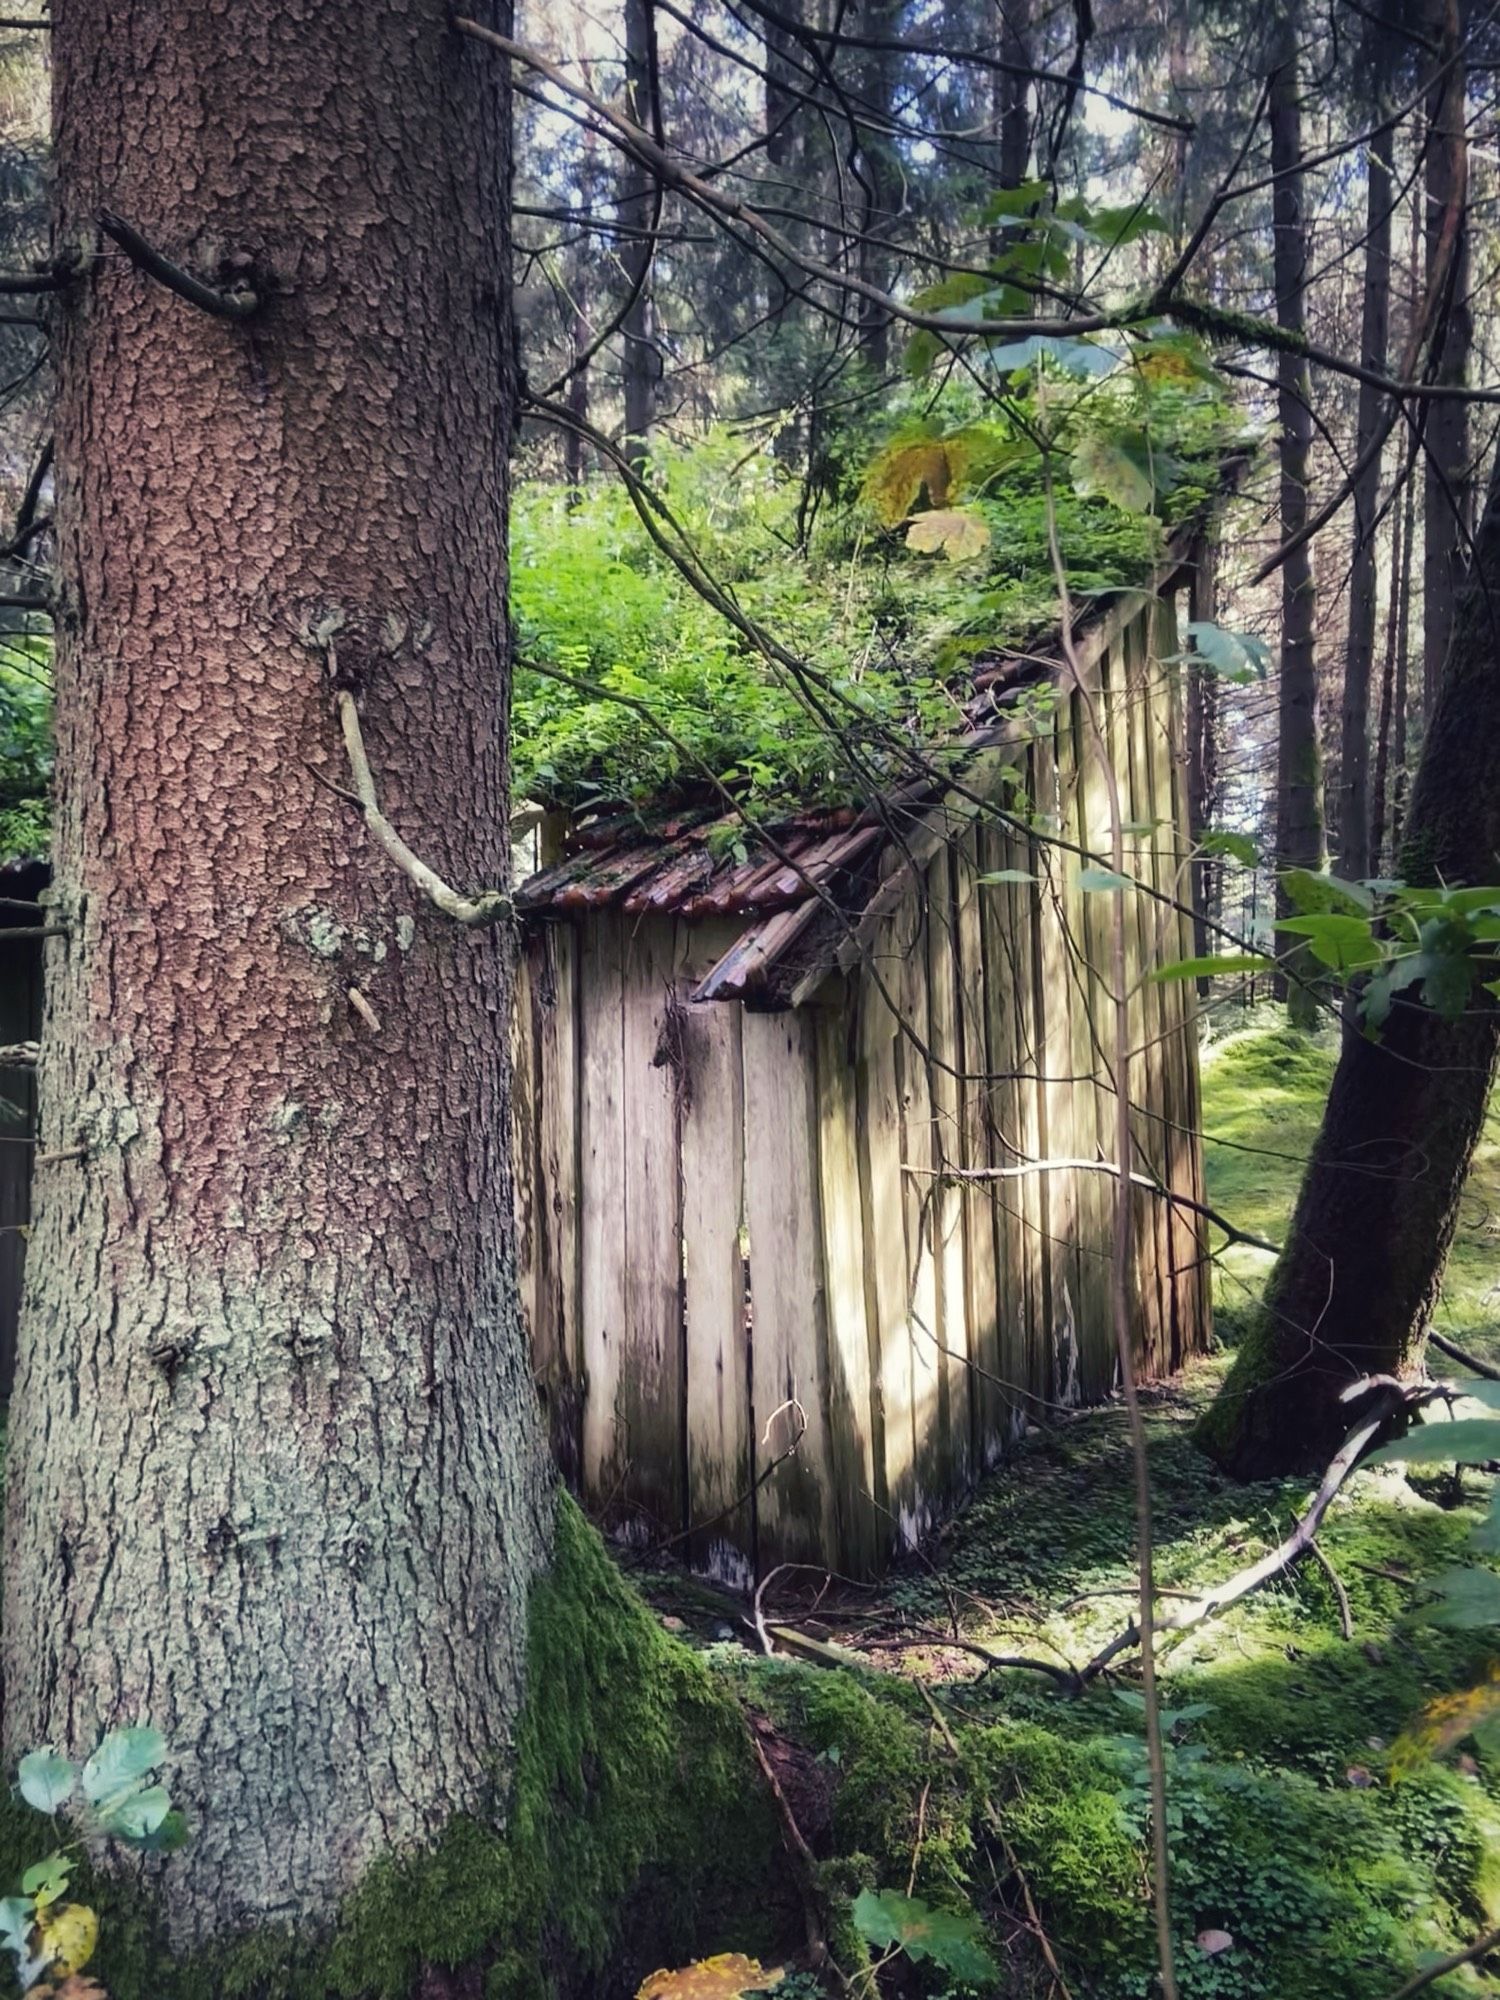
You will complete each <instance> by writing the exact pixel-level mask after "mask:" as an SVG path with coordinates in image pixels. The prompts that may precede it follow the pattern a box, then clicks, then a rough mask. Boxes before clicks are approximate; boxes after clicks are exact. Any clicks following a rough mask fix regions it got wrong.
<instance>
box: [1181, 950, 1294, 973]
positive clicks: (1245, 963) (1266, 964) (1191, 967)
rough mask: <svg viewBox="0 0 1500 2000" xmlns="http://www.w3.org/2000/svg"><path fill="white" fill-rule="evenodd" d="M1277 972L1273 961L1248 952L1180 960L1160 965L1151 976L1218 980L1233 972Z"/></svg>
mask: <svg viewBox="0 0 1500 2000" xmlns="http://www.w3.org/2000/svg"><path fill="white" fill-rule="evenodd" d="M1274 970H1275V963H1274V961H1273V960H1272V959H1269V958H1261V957H1259V956H1258V955H1257V954H1255V953H1253V952H1248V951H1242V952H1238V953H1230V952H1226V953H1225V955H1224V956H1223V957H1222V958H1178V959H1174V960H1173V961H1172V963H1171V964H1170V965H1159V966H1157V968H1156V970H1155V971H1154V972H1153V973H1152V974H1151V977H1152V978H1153V979H1217V978H1220V977H1222V976H1223V975H1225V974H1227V973H1231V972H1271V971H1274Z"/></svg>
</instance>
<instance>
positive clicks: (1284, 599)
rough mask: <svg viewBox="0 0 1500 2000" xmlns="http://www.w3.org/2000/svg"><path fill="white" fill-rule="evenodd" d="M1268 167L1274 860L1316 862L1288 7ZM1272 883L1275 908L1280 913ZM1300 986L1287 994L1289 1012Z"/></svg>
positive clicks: (1279, 38)
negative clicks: (1281, 546) (1275, 596)
mask: <svg viewBox="0 0 1500 2000" xmlns="http://www.w3.org/2000/svg"><path fill="white" fill-rule="evenodd" d="M1271 65H1272V67H1271V87H1270V118H1271V171H1272V173H1273V174H1274V175H1275V176H1276V187H1275V195H1274V197H1273V211H1272V213H1273V225H1274V229H1275V244H1274V250H1273V258H1274V267H1275V285H1276V323H1277V325H1278V326H1279V327H1280V328H1281V329H1282V331H1283V332H1284V333H1288V334H1290V335H1291V336H1292V341H1291V342H1289V343H1288V344H1287V345H1286V346H1285V347H1283V349H1282V350H1281V352H1280V353H1279V354H1278V355H1277V358H1276V381H1277V418H1278V421H1279V424H1280V431H1281V441H1280V491H1281V507H1280V525H1281V534H1282V539H1283V541H1286V542H1295V544H1296V545H1295V546H1294V547H1293V548H1292V549H1291V552H1290V553H1289V554H1288V556H1287V557H1286V560H1285V561H1284V563H1283V564H1282V569H1281V678H1280V695H1279V699H1278V704H1277V737H1276V859H1277V862H1278V864H1279V865H1280V866H1281V867H1283V868H1286V867H1299V868H1319V867H1321V866H1322V863H1323V783H1322V769H1321V766H1322V758H1321V755H1320V751H1319V742H1318V675H1317V661H1316V657H1315V634H1316V628H1317V609H1318V602H1317V587H1316V584H1315V583H1314V580H1313V567H1312V549H1311V545H1310V544H1309V543H1308V542H1306V541H1299V540H1297V538H1298V537H1299V536H1300V535H1301V531H1302V529H1303V528H1304V526H1305V525H1306V522H1307V517H1308V482H1309V478H1310V475H1311V460H1312V440H1313V405H1312V381H1311V376H1310V372H1309V369H1308V365H1307V360H1306V357H1305V355H1304V354H1302V353H1301V352H1299V351H1298V347H1297V346H1296V345H1294V344H1293V343H1300V342H1302V341H1303V340H1305V338H1306V334H1307V263H1308V250H1307V217H1306V213H1305V209H1304V203H1305V184H1306V174H1305V172H1304V169H1303V158H1304V154H1303V147H1302V98H1301V84H1300V80H1299V75H1298V68H1299V65H1298V48H1297V17H1296V14H1295V12H1294V11H1292V10H1291V9H1290V8H1288V9H1287V11H1285V12H1284V13H1283V14H1282V15H1281V18H1280V19H1279V21H1278V22H1277V24H1276V29H1275V33H1274V37H1273V41H1272V48H1271ZM1288 913H1289V912H1288V910H1287V909H1286V907H1285V892H1284V891H1281V890H1279V889H1278V908H1277V914H1278V915H1285V914H1288ZM1302 990H1303V989H1302V988H1301V987H1300V986H1299V985H1296V984H1293V985H1291V986H1290V988H1289V989H1287V988H1286V987H1285V984H1283V991H1285V992H1287V993H1288V997H1289V998H1290V1000H1291V1003H1292V1006H1293V1010H1294V1012H1300V1011H1302V1008H1303V1004H1304V1003H1303V1001H1302V997H1301V996H1302Z"/></svg>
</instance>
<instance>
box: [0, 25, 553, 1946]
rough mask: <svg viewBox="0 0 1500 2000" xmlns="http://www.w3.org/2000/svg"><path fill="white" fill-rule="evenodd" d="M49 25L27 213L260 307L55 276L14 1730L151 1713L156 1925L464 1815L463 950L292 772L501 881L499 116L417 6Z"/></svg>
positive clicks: (486, 1312) (475, 1298)
mask: <svg viewBox="0 0 1500 2000" xmlns="http://www.w3.org/2000/svg"><path fill="white" fill-rule="evenodd" d="M168 18H170V27H171V32H170V33H167V32H165V27H166V23H167V20H168ZM54 22H55V34H54V37H53V41H54V56H53V60H54V65H55V70H54V74H55V119H54V130H55V144H56V188H57V205H58V213H57V219H56V240H57V242H59V243H60V244H74V245H78V244H92V243H93V242H94V241H95V240H96V228H97V222H96V219H97V218H98V217H99V215H100V214H101V212H102V211H105V210H114V211H117V212H118V213H119V214H120V215H122V216H124V217H125V218H127V220H128V221H129V223H130V224H132V225H133V226H134V227H135V228H137V229H138V230H140V231H142V232H144V235H145V236H146V237H147V238H148V239H149V240H150V241H151V242H152V243H154V244H155V245H157V246H159V247H160V248H161V249H162V250H163V251H165V252H168V253H170V254H171V255H172V256H174V257H175V258H176V259H177V260H179V261H180V262H181V263H183V264H186V265H190V266H195V267H197V275H198V276H199V277H200V278H201V279H203V280H205V281H207V282H208V283H209V284H210V285H213V284H222V283H225V282H230V281H233V280H238V281H239V282H240V283H241V285H242V286H243V285H248V286H249V287H250V288H252V290H253V294H254V295H255V297H256V298H258V300H259V301H260V303H259V305H258V307H257V309H255V310H254V311H253V313H252V314H251V315H250V317H248V318H245V319H236V318H225V317H216V316H211V315H210V314H209V313H206V312H203V311H200V310H198V309H197V308H196V307H195V306H193V305H190V304H188V303H187V302H185V300H184V299H183V298H182V297H179V296H177V295H176V294H175V293H174V292H173V291H172V290H170V289H168V288H166V287H165V286H164V285H162V284H160V283H157V282H156V281H155V280H154V279H153V278H151V277H148V276H147V275H145V274H144V273H143V272H142V271H140V270H138V269H135V268H133V267H132V264H131V263H130V262H129V261H127V259H126V258H125V257H123V256H118V255H115V256H111V257H109V258H107V259H104V260H101V261H100V262H99V263H98V264H97V265H96V266H95V267H93V269H92V270H91V271H90V273H89V274H88V275H87V276H86V277H85V278H84V279H83V280H82V281H81V282H80V283H79V284H78V285H76V286H75V287H74V288H73V290H72V291H70V292H69V293H67V294H65V295H64V297H63V298H62V300H61V301H60V303H59V307H58V323H57V332H56V360H57V390H58V393H57V466H58V515H59V585H58V591H59V601H60V606H61V609H60V612H59V617H58V629H57V689H58V773H59V775H58V804H57V820H56V837H55V848H54V868H55V892H54V893H55V902H56V919H57V921H58V922H59V923H60V924H64V925H66V927H67V937H66V940H65V942H64V941H58V942H56V943H55V945H54V948H53V949H52V951H51V953H50V955H49V962H48V1010H47V1023H46V1029H45V1039H44V1043H43V1053H42V1062H41V1074H42V1084H43V1088H42V1102H43V1112H42V1131H41V1156H42V1159H43V1161H44V1162H45V1164H43V1165H42V1166H41V1167H40V1171H39V1174H38V1179H37V1187H36V1214H35V1221H34V1231H33V1239H32V1254H31V1256H30V1258H29V1260H28V1267H27V1268H28V1282H29V1292H28V1297H27V1301H26V1309H25V1315H24V1325H23V1330H22V1337H21V1355H20V1369H19V1380H18V1384H17V1393H16V1397H15V1401H14V1403H13V1405H12V1410H13V1416H12V1426H11V1435H10V1449H9V1452H8V1454H7V1477H6V1486H7V1492H6V1510H7V1511H6V1545H5V1617H4V1639H3V1666H4V1680H5V1733H6V1743H7V1750H8V1752H9V1754H10V1755H11V1756H12V1757H14V1755H15V1753H16V1752H17V1751H18V1750H25V1749H29V1748H31V1747H32V1746H33V1745H35V1744H38V1743H45V1742H52V1743H56V1744H58V1745H60V1746H62V1747H64V1748H66V1749H67V1750H69V1751H71V1752H75V1753H78V1752H87V1751H88V1750H89V1749H90V1748H91V1747H92V1745H93V1744H94V1742H95V1740H96V1739H97V1737H98V1735H99V1733H100V1732H101V1731H102V1730H104V1729H106V1728H107V1727H109V1726H110V1725H112V1724H115V1723H125V1722H130V1723H133V1722H138V1721H140V1720H141V1719H143V1717H145V1716H147V1715H149V1717H150V1719H151V1720H152V1721H153V1722H154V1723H155V1724H156V1725H157V1726H158V1727H159V1728H161V1729H162V1730H163V1731H164V1732H165V1733H166V1735H167V1736H168V1738H169V1740H170V1742H171V1744H172V1746H173V1751H174V1757H176V1758H177V1760H178V1768H179V1770H180V1773H181V1778H180V1784H179V1790H180V1792H181V1794H182V1795H183V1797H184V1800H185V1802H186V1803H187V1804H188V1806H189V1808H190V1809H191V1810H192V1816H193V1818H194V1821H195V1823H196V1837H195V1838H194V1840H193V1841H192V1843H191V1845H190V1846H189V1847H188V1848H187V1849H186V1850H185V1851H184V1853H183V1854H182V1855H181V1856H180V1857H178V1858H177V1860H176V1861H175V1862H174V1864H173V1877H172V1891H171V1897H170V1914H171V1921H172V1924H173V1926H174V1928H175V1930H176V1932H177V1935H178V1938H179V1940H198V1939H203V1938H207V1937H210V1936H214V1935H217V1934H221V1933H223V1932H225V1931H227V1930H229V1929H231V1928H234V1927H238V1926H241V1925H253V1924H254V1923H255V1922H256V1921H257V1920H263V1919H266V1918H268V1917H274V1918H275V1919H276V1920H277V1921H278V1922H284V1921H295V1920H297V1919H300V1918H304V1917H313V1916H317V1917H319V1918H323V1917H326V1915H327V1914H328V1912H329V1911H330V1910H331V1909H332V1908H333V1907H334V1906H335V1905H336V1903H337V1900H338V1898H339V1897H340V1896H341V1895H342V1894H343V1893H344V1892H345V1891H347V1890H348V1889H349V1888H350V1887H351V1885H352V1884H353V1883H354V1882H355V1881H357V1879H358V1878H359V1876H360V1875H361V1873H362V1872H363V1870H364V1869H365V1867H366V1866H367V1864H368V1863H369V1861H370V1859H371V1857H372V1856H373V1855H374V1854H375V1853H376V1852H377V1851H379V1850H382V1849H384V1848H387V1847H390V1846H392V1845H396V1846H400V1845H402V1844H405V1843H409V1842H411V1841H413V1840H415V1839H418V1838H421V1837H423V1836H428V1835H431V1834H432V1833H433V1832H434V1831H435V1830H436V1829H437V1828H439V1827H440V1826H442V1825H443V1824H444V1823H445V1822H446V1821H447V1820H448V1819H449V1818H450V1816H451V1815H452V1814H453V1813H455V1812H457V1811H463V1810H470V1809H474V1808H476V1807H478V1806H480V1805H481V1804H482V1803H483V1801H485V1800H486V1799H487V1798H488V1797H489V1796H490V1795H491V1791H492V1787H493V1785H494V1781H495V1777H496V1773H497V1771H500V1772H503V1770H504V1768H505V1762H506V1758H507V1756H508V1745H509V1743H510V1733H511V1728H512V1725H513V1723H514V1720H515V1717H516V1714H517V1709H518V1705H519V1703H520V1699H521V1694H522V1671H523V1653H524V1644H525V1612H526V1596H527V1589H528V1586H529V1584H530V1582H531V1580H532V1578H533V1577H534V1576H535V1575H536V1573H537V1572H538V1569H539V1568H540V1567H541V1566H542V1565H543V1564H544V1563H545V1561H546V1558H547V1552H548V1547H549V1541H550V1534H551V1526H550V1523H551V1474H550V1471H549V1470H548V1468H547V1465H546V1462H545V1453H544V1449H543V1444H542V1439H541V1435H540V1428H539V1423H538V1419H537V1413H536V1406H535V1397H534V1394H533V1391H532V1386H531V1380H530V1371H529V1366H528V1360H527V1355H526V1349H525V1339H524V1334H523V1330H522V1327H521V1323H520V1317H519V1312H518V1307H517V1300H516V1293H515V1285H514V1275H513V1263H514V1257H513V1242H512V1235H513V1223H512V1220H511V1211H510V1188H509V1176H508V1167H507V1154H506V1143H505V1134H506V1132H507V1130H508V1119H509V1113H508V1104H507V1097H508V1077H507V1041H506V1021H507V1013H508V995H509V985H510V973H509V964H508V959H507V953H506V949H505V946H504V943H503V941H502V939H501V937H500V936H499V935H498V934H497V933H496V932H495V931H493V930H464V929H460V928H459V927H458V926H456V925H455V924H454V923H453V922H452V921H451V920H450V919H449V918H447V917H445V916H440V915H439V914H438V913H437V911H436V910H435V909H434V908H433V907H431V905H430V904H429V903H428V902H427V901H426V900H425V899H424V897H423V896H421V895H420V894H418V893H417V891H416V890H415V889H414V887H413V885H412V883H411V882H409V881H408V880H407V879H406V878H405V876H404V875H403V874H401V873H399V872H398V871H397V869H396V868H395V867H394V866H393V865H392V863H391V862H390V861H389V860H388V859H387V858H386V857H385V855H384V854H383V853H382V852H381V851H380V849H379V848H378V847H377V845H376V843H375V841H374V840H373V839H372V838H370V836H369V835H368V834H367V833H366V832H365V831H364V828H363V825H362V823H361V820H360V818H359V816H358V814H354V813H351V810H350V808H349V806H348V804H347V803H346V802H345V801H344V800H343V799H341V798H340V797H338V796H336V794H335V793H334V792H333V791H331V790H330V789H329V788H328V787H327V786H326V785H320V784H318V783H316V782H315V781H314V779H313V777H312V776H311V775H309V769H308V767H312V768H313V769H314V770H316V771H318V772H320V773H322V774H324V775H325V776H326V777H327V778H329V779H330V780H333V781H336V782H347V780H348V776H349V771H348V768H347V764H346V757H345V746H344V744H343V743H342V742H341V740H340V725H339V720H338V719H337V715H336V710H335V697H336V695H338V694H339V693H340V692H341V691H342V692H346V693H347V692H352V693H353V695H354V698H355V701H356V704H357V711H358V713H359V714H360V715H361V716H362V718H363V727H364V737H365V741H366V743H367V745H368V750H369V757H370V762H371V765H372V766H373V770H374V772H375V774H376V776H377V779H378V784H379V788H380V792H381V797H382V803H383V804H384V806H385V807H386V808H387V809H388V810H389V812H390V813H391V815H392V817H393V818H394V819H395V820H396V821H398V822H399V824H400V826H401V828H402V831H403V832H404V833H405V834H406V835H407V836H408V837H409V838H410V839H411V841H412V842H413V843H414V844H415V845H416V846H417V847H418V848H420V849H421V850H422V852H423V853H424V855H425V856H426V857H427V858H428V859H429V860H430V862H431V863H432V864H433V865H434V866H435V867H437V868H438V869H440V870H441V871H442V872H443V873H444V874H445V875H446V876H447V877H448V878H449V879H450V880H453V881H456V882H458V883H460V884H466V885H473V886H477V885H480V884H486V883H488V884H493V883H496V882H499V881H501V880H502V879H503V873H504V870H505V868H506V863H507V853H506V848H507V842H506V750H505V731H506V694H507V657H506V644H507V640H506V630H507V624H506V607H505V504H506V470H505V467H506V456H507V449H508V444H509V430H510V414H511V408H510V406H511V400H512V396H513V393H514V384H513V379H512V347H511V337H510V327H509V320H508V313H507V285H508V279H507V254H508V244H507V205H508V156H507V155H508V140H507V128H506V107H505V93H504V88H503V81H502V79H501V77H500V73H499V71H498V69H497V67H496V66H495V65H494V64H493V62H492V61H491V60H489V59H488V57H487V56H486V53H485V52H484V51H482V50H480V49H478V48H477V47H475V45H474V44H473V43H471V42H468V41H466V40H464V39H462V38H460V37H459V36H458V35H457V34H455V33H454V32H453V31H452V30H451V29H450V27H449V23H448V11H447V8H446V7H445V5H444V4H443V0H381V4H379V5H378V6H370V5H368V4H365V0H323V4H322V5H320V6H318V7H316V8H314V9H308V10H302V11H299V12H298V13H296V14H294V15H290V16H289V15H286V14H285V13H284V11H283V10H282V9H281V8H279V7H277V6H276V5H275V4H273V0H240V4H238V5H237V6H235V7H232V8H227V9H224V8H207V7H194V8H186V9H179V8H173V9H170V10H169V9H165V8H162V7H157V6H144V5H143V6H137V7H132V8H130V9H127V10H125V11H123V12H122V11H121V10H120V9H119V8H116V7H113V6H111V5H109V4H108V0H64V4H59V5H58V7H57V8H56V11H55V14H54ZM241 303H243V300H241ZM167 408H170V411H171V418H170V421H164V420H163V412H164V410H165V409H167ZM356 990H357V991H358V993H359V995H360V997H361V1000H362V1001H363V1003H364V1004H363V1007H362V1008H361V1007H360V1006H356V1005H355V1004H352V998H351V996H352V994H353V992H354V991H356Z"/></svg>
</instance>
